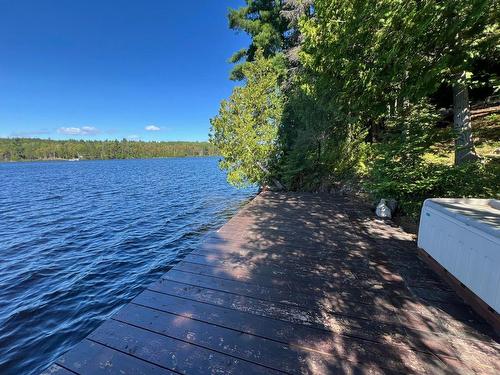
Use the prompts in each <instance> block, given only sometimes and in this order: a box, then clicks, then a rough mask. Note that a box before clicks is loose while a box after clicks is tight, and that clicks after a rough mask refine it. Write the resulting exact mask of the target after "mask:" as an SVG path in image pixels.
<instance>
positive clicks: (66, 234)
mask: <svg viewBox="0 0 500 375" xmlns="http://www.w3.org/2000/svg"><path fill="white" fill-rule="evenodd" d="M254 194H255V189H247V190H237V189H234V188H232V187H230V186H229V185H228V184H227V183H226V181H225V174H224V173H223V172H221V171H220V170H219V169H218V167H217V158H185V159H153V160H110V161H80V162H73V163H72V162H40V163H35V162H33V163H0V374H37V373H39V372H40V371H41V370H43V369H44V368H46V367H47V366H48V365H49V364H50V363H51V362H52V361H54V360H55V359H56V358H57V357H58V356H59V355H61V354H62V353H63V352H65V351H66V350H68V349H69V348H70V347H71V346H73V345H74V344H76V343H78V342H79V341H80V340H81V339H83V338H84V337H85V336H86V335H87V334H88V333H90V332H91V331H92V330H93V329H95V328H96V327H97V326H98V325H99V324H100V323H101V322H102V321H103V320H105V319H106V318H108V317H109V316H110V315H112V314H113V313H114V312H115V311H117V310H118V309H119V308H120V307H121V306H123V305H124V304H125V303H127V302H128V301H130V300H131V299H132V298H133V297H135V296H136V295H137V294H138V293H140V292H141V291H142V290H143V289H144V288H145V286H146V285H147V284H149V283H151V282H153V281H154V280H156V279H157V278H159V277H160V275H161V274H163V273H164V272H166V271H168V269H169V268H170V267H171V266H172V265H173V264H175V263H176V262H177V261H179V259H181V258H182V257H183V256H184V255H185V254H187V253H189V251H190V250H192V249H194V248H196V247H197V246H198V245H199V243H200V241H201V239H202V237H203V236H204V235H205V234H207V233H208V232H209V231H212V230H215V229H217V228H218V227H220V226H221V225H222V224H223V223H224V222H225V221H227V219H228V218H229V217H230V216H231V215H233V214H234V213H235V212H236V211H237V210H238V209H239V208H240V207H241V206H242V205H243V204H244V203H246V202H247V201H248V199H249V198H250V197H251V196H252V195H254Z"/></svg>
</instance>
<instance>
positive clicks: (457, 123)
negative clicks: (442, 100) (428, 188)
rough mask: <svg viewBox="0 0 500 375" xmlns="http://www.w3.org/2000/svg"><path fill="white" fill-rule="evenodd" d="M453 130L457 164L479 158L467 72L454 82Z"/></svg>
mask: <svg viewBox="0 0 500 375" xmlns="http://www.w3.org/2000/svg"><path fill="white" fill-rule="evenodd" d="M453 130H454V131H455V165H459V164H461V163H462V162H464V161H467V160H477V159H478V158H479V157H478V156H477V154H476V151H475V150H474V142H473V140H472V122H471V114H470V104H469V89H468V88H467V85H466V83H465V72H463V73H462V74H460V76H459V77H458V79H457V80H456V81H455V83H454V84H453Z"/></svg>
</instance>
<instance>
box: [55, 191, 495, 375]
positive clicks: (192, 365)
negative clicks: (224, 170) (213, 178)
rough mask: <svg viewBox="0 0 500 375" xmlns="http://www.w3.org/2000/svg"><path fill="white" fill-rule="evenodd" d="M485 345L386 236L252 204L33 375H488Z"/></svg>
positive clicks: (464, 313)
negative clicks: (43, 374) (43, 372)
mask: <svg viewBox="0 0 500 375" xmlns="http://www.w3.org/2000/svg"><path fill="white" fill-rule="evenodd" d="M497 340H498V338H497V337H495V336H494V333H493V330H492V329H491V327H490V326H488V325H487V324H486V323H485V322H484V321H483V320H482V319H481V318H479V317H478V316H476V315H475V313H473V312H472V311H471V310H470V309H469V307H468V306H467V305H466V304H464V302H463V301H461V300H460V299H459V298H458V297H457V296H456V295H455V293H454V292H453V291H452V290H451V288H449V287H448V286H447V285H446V284H444V283H443V281H442V280H441V279H440V278H439V277H437V276H436V275H435V274H434V273H433V272H432V271H431V270H430V269H429V268H428V267H427V266H426V265H425V263H424V262H422V261H421V260H420V259H419V258H418V257H417V249H416V246H415V242H414V240H413V238H412V237H411V236H410V235H408V234H406V233H404V232H403V231H401V230H400V229H399V228H397V227H395V226H393V225H390V224H388V223H384V222H382V221H379V220H376V219H374V218H373V216H372V214H371V212H369V211H368V210H366V208H364V207H363V206H362V205H360V204H358V203H356V202H354V201H351V200H349V199H347V198H343V197H342V198H335V197H332V196H328V195H313V194H292V193H287V194H280V193H264V194H261V195H260V196H258V197H257V198H256V199H254V200H253V201H252V202H251V203H250V204H248V205H247V206H246V207H245V208H244V209H242V210H241V211H240V212H239V213H238V214H237V215H236V216H235V217H233V218H232V219H231V220H230V221H229V222H228V223H227V224H226V225H225V226H224V227H223V228H221V229H220V230H219V231H217V232H216V233H212V234H211V235H209V236H208V237H207V239H206V241H205V242H204V244H203V245H202V246H201V247H200V248H199V249H196V250H194V251H193V252H192V253H191V254H189V255H188V256H186V258H185V259H184V260H183V261H181V262H179V263H178V264H177V265H176V266H175V267H173V268H172V269H171V270H170V271H169V272H167V273H166V274H165V275H164V276H163V277H162V278H161V279H160V280H158V281H157V282H155V283H153V284H151V285H150V286H149V287H148V288H147V289H146V290H145V291H144V292H142V293H141V294H140V295H138V296H137V297H136V298H135V299H134V300H133V301H132V302H131V303H129V304H128V305H126V306H125V307H124V308H122V309H121V310H120V311H119V312H118V313H116V314H115V315H114V316H113V317H112V318H111V319H110V320H108V321H107V322H105V323H104V324H103V325H102V326H101V327H99V328H98V329H97V330H96V331H94V332H93V333H91V334H90V335H89V336H88V337H87V339H86V340H84V341H83V342H82V343H80V344H78V345H77V346H76V347H75V348H73V349H72V350H70V351H69V352H68V353H66V354H65V355H63V356H62V357H61V358H60V359H59V360H58V361H57V362H56V364H54V365H53V366H52V367H50V368H49V369H48V370H46V374H51V373H54V374H62V375H66V374H67V373H72V374H73V373H76V374H94V373H97V374H99V373H106V374H115V373H116V374H119V373H120V374H121V373H124V374H138V373H144V374H149V373H152V374H155V373H159V374H170V373H185V374H207V373H214V374H215V373H216V374H220V373H228V374H274V373H288V374H330V373H331V374H344V373H345V374H354V373H360V374H363V373H367V374H368V373H369V374H379V373H380V374H382V373H401V374H404V373H414V374H425V373H428V374H436V373H437V374H439V373H442V374H451V373H466V374H468V373H485V374H495V373H500V345H499V343H498V341H497Z"/></svg>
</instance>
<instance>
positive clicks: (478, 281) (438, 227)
mask: <svg viewBox="0 0 500 375" xmlns="http://www.w3.org/2000/svg"><path fill="white" fill-rule="evenodd" d="M418 246H419V247H420V248H421V249H423V250H425V251H426V252H427V253H428V254H429V255H430V256H432V257H433V258H434V260H436V261H437V262H438V263H440V264H441V265H442V266H443V267H444V268H446V270H447V271H448V272H449V273H451V274H452V275H453V276H455V277H456V278H457V279H458V280H460V282H462V283H463V284H464V285H465V286H467V287H468V288H469V289H470V290H471V291H473V292H474V293H475V294H476V295H477V296H478V297H480V298H481V299H482V300H483V301H484V302H486V303H487V304H488V305H489V306H490V307H491V308H493V309H494V310H495V311H496V312H497V313H500V201H498V200H494V199H465V198H436V199H427V200H426V201H425V202H424V206H423V208H422V215H421V218H420V229H419V235H418Z"/></svg>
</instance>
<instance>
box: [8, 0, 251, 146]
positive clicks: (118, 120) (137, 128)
mask: <svg viewBox="0 0 500 375" xmlns="http://www.w3.org/2000/svg"><path fill="white" fill-rule="evenodd" d="M242 3H243V0H240V1H230V0H193V1H182V2H178V1H170V0H141V1H135V0H134V1H125V0H120V1H113V0H99V1H94V0H85V1H83V0H74V1H73V0H45V1H40V0H30V1H27V0H15V1H9V0H0V137H14V136H27V137H40V138H52V139H70V138H75V139H121V138H130V139H142V140H206V139H207V138H208V131H209V126H210V124H209V118H210V117H213V116H214V115H215V114H216V113H217V110H218V106H219V102H220V100H221V99H223V98H226V97H227V96H229V94H230V93H231V89H232V87H233V86H234V85H235V83H233V82H231V81H229V78H228V76H229V72H230V69H231V64H229V63H228V58H229V57H230V56H231V54H232V53H233V52H234V51H236V50H238V49H240V48H242V47H245V46H246V45H247V44H248V38H247V37H246V36H245V35H243V34H236V33H235V32H233V31H232V30H229V28H228V25H227V17H226V14H227V9H228V8H229V7H233V8H236V7H238V6H240V5H241V4H242Z"/></svg>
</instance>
